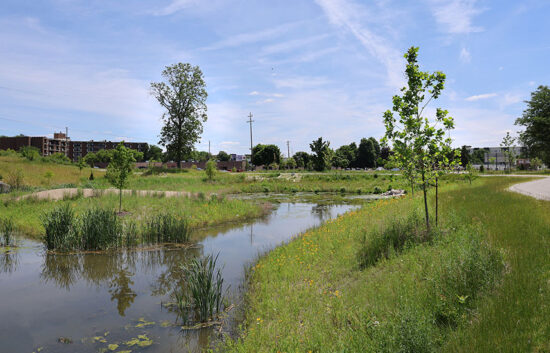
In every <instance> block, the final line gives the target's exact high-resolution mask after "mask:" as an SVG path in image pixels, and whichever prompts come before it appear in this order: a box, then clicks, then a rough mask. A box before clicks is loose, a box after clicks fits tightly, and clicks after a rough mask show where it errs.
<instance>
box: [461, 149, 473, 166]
mask: <svg viewBox="0 0 550 353" xmlns="http://www.w3.org/2000/svg"><path fill="white" fill-rule="evenodd" d="M470 159H471V157H470V151H469V150H468V147H467V146H462V148H461V149H460V165H462V167H464V168H466V167H467V166H468V164H470Z"/></svg>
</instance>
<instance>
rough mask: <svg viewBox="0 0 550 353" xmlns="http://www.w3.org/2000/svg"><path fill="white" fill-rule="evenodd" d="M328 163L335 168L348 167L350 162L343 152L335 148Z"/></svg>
mask: <svg viewBox="0 0 550 353" xmlns="http://www.w3.org/2000/svg"><path fill="white" fill-rule="evenodd" d="M330 163H331V164H332V166H334V167H336V168H347V167H349V164H350V163H349V160H348V159H347V158H346V156H345V154H344V153H342V152H341V151H339V150H336V152H335V153H333V154H332V158H331V159H330Z"/></svg>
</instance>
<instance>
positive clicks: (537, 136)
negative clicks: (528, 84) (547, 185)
mask: <svg viewBox="0 0 550 353" xmlns="http://www.w3.org/2000/svg"><path fill="white" fill-rule="evenodd" d="M525 103H527V109H525V110H524V111H523V115H522V117H521V118H518V119H517V120H516V125H521V126H523V127H524V128H525V130H524V131H523V132H521V133H520V140H521V142H522V143H523V144H524V145H525V146H526V147H527V148H528V149H529V153H530V157H537V156H538V157H540V158H541V159H542V160H543V161H544V163H545V164H546V165H550V87H548V86H539V87H538V88H537V90H536V91H535V92H532V93H531V100H528V101H526V102H525Z"/></svg>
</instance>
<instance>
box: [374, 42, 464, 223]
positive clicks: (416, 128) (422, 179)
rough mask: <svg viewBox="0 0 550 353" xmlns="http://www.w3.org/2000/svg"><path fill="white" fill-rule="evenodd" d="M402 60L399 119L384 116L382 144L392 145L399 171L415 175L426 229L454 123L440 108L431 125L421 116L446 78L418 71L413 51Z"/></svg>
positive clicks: (415, 50) (389, 113)
mask: <svg viewBox="0 0 550 353" xmlns="http://www.w3.org/2000/svg"><path fill="white" fill-rule="evenodd" d="M405 59H406V60H407V68H406V70H405V74H406V77H407V86H406V87H403V88H402V89H401V92H402V96H400V95H395V96H394V97H393V112H395V113H396V114H397V115H398V118H396V117H395V116H394V114H393V112H392V111H390V110H388V111H386V112H385V113H384V124H385V126H386V135H385V136H384V142H387V141H391V142H392V145H393V150H394V156H395V157H396V161H397V162H398V163H399V164H400V166H401V168H402V169H405V170H408V169H411V170H412V171H414V175H413V177H414V178H415V181H416V182H417V183H418V184H419V186H420V188H421V189H422V192H423V196H424V212H425V218H426V227H427V228H428V229H429V228H430V216H429V211H428V195H427V194H428V187H429V186H430V184H431V183H432V181H433V180H435V177H436V176H437V168H438V167H439V165H441V163H442V162H441V158H442V155H443V153H442V152H443V151H442V146H445V145H450V140H449V139H445V131H446V130H450V129H453V128H454V121H453V118H451V117H448V116H447V114H448V112H447V111H446V110H443V109H441V108H437V109H436V114H435V119H434V120H435V121H434V122H433V124H432V123H431V122H430V121H429V119H428V118H427V117H425V116H424V115H423V114H424V110H425V108H426V107H427V106H428V104H429V103H430V102H431V101H432V100H435V99H437V98H438V97H439V96H440V94H441V91H442V90H443V88H444V84H445V74H444V73H443V72H440V71H436V72H434V73H429V72H423V71H420V68H419V65H418V48H416V47H411V48H410V49H409V50H408V51H407V53H406V54H405Z"/></svg>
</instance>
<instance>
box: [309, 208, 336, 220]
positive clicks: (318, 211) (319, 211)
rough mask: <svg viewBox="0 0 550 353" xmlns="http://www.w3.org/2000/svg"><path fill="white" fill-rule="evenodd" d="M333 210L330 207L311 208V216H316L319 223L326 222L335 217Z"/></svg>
mask: <svg viewBox="0 0 550 353" xmlns="http://www.w3.org/2000/svg"><path fill="white" fill-rule="evenodd" d="M332 208H333V207H332V206H329V205H315V206H313V207H312V208H311V214H313V215H315V216H316V217H317V219H319V221H321V222H324V221H327V220H329V219H331V218H333V217H334V216H333V214H332Z"/></svg>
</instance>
